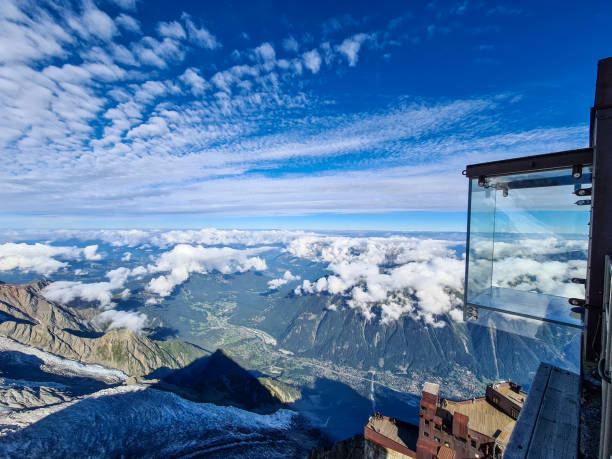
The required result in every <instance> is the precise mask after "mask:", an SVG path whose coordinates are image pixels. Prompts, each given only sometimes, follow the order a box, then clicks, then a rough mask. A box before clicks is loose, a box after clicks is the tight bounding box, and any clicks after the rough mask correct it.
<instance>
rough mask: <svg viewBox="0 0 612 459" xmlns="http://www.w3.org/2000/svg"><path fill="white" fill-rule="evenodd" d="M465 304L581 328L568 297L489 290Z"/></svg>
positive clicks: (579, 316)
mask: <svg viewBox="0 0 612 459" xmlns="http://www.w3.org/2000/svg"><path fill="white" fill-rule="evenodd" d="M468 304H469V305H470V306H475V307H477V308H479V307H482V308H486V309H492V310H495V311H500V312H504V313H508V314H515V315H519V316H522V317H528V318H531V319H537V320H545V321H548V322H553V323H557V324H562V325H568V326H571V327H577V328H582V326H583V325H582V316H581V314H578V313H575V312H573V311H572V306H571V305H570V304H569V303H568V301H567V298H564V297H561V296H554V295H545V294H541V293H533V292H522V291H520V290H513V289H510V288H502V287H492V288H490V289H488V290H487V291H485V292H483V293H480V294H479V295H477V296H475V297H472V298H470V301H469V302H468Z"/></svg>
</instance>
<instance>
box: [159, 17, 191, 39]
mask: <svg viewBox="0 0 612 459" xmlns="http://www.w3.org/2000/svg"><path fill="white" fill-rule="evenodd" d="M156 30H157V33H158V34H160V35H161V36H162V37H170V38H176V39H178V40H181V39H183V38H186V37H187V33H186V32H185V29H183V26H182V25H181V24H180V23H179V22H177V21H171V22H160V23H158V24H157V27H156Z"/></svg>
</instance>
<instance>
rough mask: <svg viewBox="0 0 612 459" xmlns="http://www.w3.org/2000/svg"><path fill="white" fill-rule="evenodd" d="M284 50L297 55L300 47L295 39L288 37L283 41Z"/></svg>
mask: <svg viewBox="0 0 612 459" xmlns="http://www.w3.org/2000/svg"><path fill="white" fill-rule="evenodd" d="M283 49H284V50H285V51H288V52H292V53H297V52H298V50H299V49H300V45H299V43H298V42H297V40H296V39H295V38H293V37H287V38H285V39H283Z"/></svg>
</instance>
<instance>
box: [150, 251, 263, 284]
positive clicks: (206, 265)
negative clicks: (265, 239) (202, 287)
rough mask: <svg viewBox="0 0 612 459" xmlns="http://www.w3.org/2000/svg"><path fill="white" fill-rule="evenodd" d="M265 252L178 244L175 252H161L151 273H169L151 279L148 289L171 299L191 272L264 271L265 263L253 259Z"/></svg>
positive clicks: (152, 266)
mask: <svg viewBox="0 0 612 459" xmlns="http://www.w3.org/2000/svg"><path fill="white" fill-rule="evenodd" d="M262 250H265V249H261V248H260V249H245V250H236V249H232V248H230V247H222V248H216V247H213V248H205V247H201V246H191V245H187V244H179V245H177V246H175V247H174V248H173V249H172V250H170V251H168V252H164V253H162V254H161V255H160V256H159V257H158V258H157V260H156V261H155V264H152V265H149V267H148V271H149V272H150V273H160V272H168V274H164V275H161V276H158V277H155V278H153V279H151V281H150V282H149V284H148V286H147V290H148V291H150V292H152V293H157V294H158V295H160V296H169V295H170V294H171V293H172V290H173V289H174V287H176V286H177V285H179V284H182V283H183V282H185V281H186V280H187V279H188V278H189V275H190V274H191V273H194V272H195V273H201V274H206V273H209V272H211V271H219V272H221V273H223V274H231V273H236V272H245V271H248V270H250V269H253V270H255V271H263V270H265V269H267V266H266V262H265V261H264V260H263V259H262V258H259V257H254V256H252V255H256V254H258V253H261V251H262Z"/></svg>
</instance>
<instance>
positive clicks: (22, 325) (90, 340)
mask: <svg viewBox="0 0 612 459" xmlns="http://www.w3.org/2000/svg"><path fill="white" fill-rule="evenodd" d="M46 285H47V284H46V283H45V282H44V281H38V282H32V283H29V284H23V285H21V284H0V313H2V315H1V316H0V320H2V322H1V323H0V335H4V336H6V337H8V338H11V339H13V340H15V341H17V342H19V343H22V344H26V345H28V346H33V347H36V348H38V349H42V350H44V351H47V352H50V353H52V354H55V355H59V356H61V357H65V358H67V359H71V360H76V361H79V362H83V363H95V364H99V365H103V366H105V367H108V368H115V369H117V370H121V371H123V372H124V373H126V374H128V375H130V376H146V375H148V374H150V373H152V372H154V371H155V370H158V369H160V368H167V369H177V368H182V367H184V366H186V365H188V364H189V363H191V362H192V361H193V360H195V359H197V358H199V357H202V356H204V355H205V354H206V353H205V352H204V351H203V350H201V349H199V348H197V347H196V346H193V345H191V344H188V343H185V342H182V341H178V340H167V341H157V340H152V339H150V338H148V337H146V336H144V335H140V334H138V333H134V332H132V331H130V330H127V329H119V330H110V331H107V332H106V333H101V331H100V330H98V329H97V328H96V327H95V326H94V325H93V324H92V323H91V322H90V321H89V318H91V317H92V311H91V310H87V309H83V310H80V309H77V308H71V307H69V306H66V305H62V304H58V303H55V302H52V301H49V300H47V299H45V298H44V297H43V296H42V295H41V290H42V289H43V288H44V287H45V286H46Z"/></svg>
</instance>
